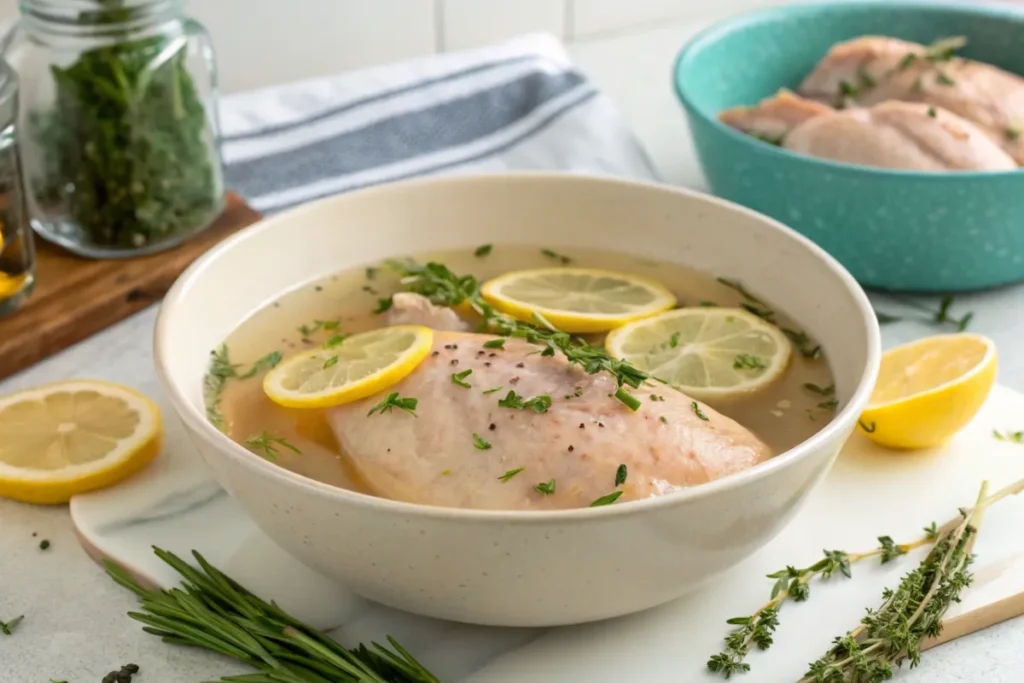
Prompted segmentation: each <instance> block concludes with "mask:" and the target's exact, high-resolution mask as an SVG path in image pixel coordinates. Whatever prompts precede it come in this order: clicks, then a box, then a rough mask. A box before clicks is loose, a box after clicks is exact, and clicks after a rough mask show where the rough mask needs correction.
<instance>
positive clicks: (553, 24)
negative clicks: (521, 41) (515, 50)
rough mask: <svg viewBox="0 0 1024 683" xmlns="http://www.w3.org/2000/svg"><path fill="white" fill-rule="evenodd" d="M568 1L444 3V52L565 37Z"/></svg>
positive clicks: (452, 0)
mask: <svg viewBox="0 0 1024 683" xmlns="http://www.w3.org/2000/svg"><path fill="white" fill-rule="evenodd" d="M567 2H569V0H512V1H510V2H494V1H492V0H443V2H442V9H441V14H442V20H441V26H442V28H441V36H442V47H443V49H445V50H461V49H463V48H467V47H477V46H479V45H486V44H487V43H493V42H497V41H500V40H505V39H507V38H512V37H513V36H518V35H522V34H524V33H537V32H543V33H551V34H554V35H556V36H558V37H560V38H561V37H563V36H564V35H565V13H566V3H567Z"/></svg>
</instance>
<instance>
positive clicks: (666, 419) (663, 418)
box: [658, 415, 668, 424]
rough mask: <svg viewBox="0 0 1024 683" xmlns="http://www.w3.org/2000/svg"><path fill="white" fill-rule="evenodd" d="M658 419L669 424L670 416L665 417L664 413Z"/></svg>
mask: <svg viewBox="0 0 1024 683" xmlns="http://www.w3.org/2000/svg"><path fill="white" fill-rule="evenodd" d="M658 419H659V420H661V422H662V424H668V418H667V417H665V416H664V415H662V416H661V417H659V418H658Z"/></svg>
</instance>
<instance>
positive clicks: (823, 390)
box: [804, 382, 836, 396]
mask: <svg viewBox="0 0 1024 683" xmlns="http://www.w3.org/2000/svg"><path fill="white" fill-rule="evenodd" d="M804 389H806V390H807V391H810V392H811V393H814V394H818V395H819V396H833V395H835V393H836V385H835V384H829V385H828V386H827V387H819V386H818V385H817V384H811V383H810V382H806V383H805V384H804Z"/></svg>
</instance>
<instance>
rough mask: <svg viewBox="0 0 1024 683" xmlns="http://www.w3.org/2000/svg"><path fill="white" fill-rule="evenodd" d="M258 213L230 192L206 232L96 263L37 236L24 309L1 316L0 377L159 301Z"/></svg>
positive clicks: (248, 223) (257, 216)
mask: <svg viewBox="0 0 1024 683" xmlns="http://www.w3.org/2000/svg"><path fill="white" fill-rule="evenodd" d="M259 219H260V214H259V213H257V212H256V211H255V210H254V209H252V208H251V207H250V206H249V205H248V204H246V203H245V201H244V200H243V199H242V198H241V197H239V196H238V195H236V194H234V193H231V192H229V193H228V195H227V201H226V206H225V208H224V213H222V214H221V216H220V218H218V219H217V221H216V222H215V223H214V224H213V225H212V226H211V227H210V228H209V229H208V230H207V231H205V232H203V233H202V234H200V235H198V236H196V237H195V238H194V239H192V240H190V241H188V242H186V243H185V244H183V245H181V246H180V247H177V248H175V249H173V250H171V251H165V252H162V253H159V254H153V255H151V256H140V257H138V258H132V259H118V260H110V261H95V260H91V259H84V258H79V257H77V256H74V255H73V254H71V253H70V252H67V251H65V250H63V249H61V248H60V247H57V246H54V245H52V244H50V243H48V242H46V241H44V240H41V239H37V240H36V286H35V291H34V292H33V293H32V295H31V296H30V297H29V299H28V301H27V303H26V304H25V305H24V306H23V307H22V308H21V310H19V311H17V312H16V313H14V314H13V315H11V316H9V317H6V318H0V379H4V378H5V377H8V376H9V375H12V374H14V373H15V372H18V371H19V370H23V369H24V368H27V367H28V366H30V365H32V364H33V363H37V362H39V361H41V360H42V359H44V358H47V357H48V356H51V355H53V354H55V353H57V352H58V351H61V350H63V349H65V348H67V347H69V346H71V345H72V344H75V343H77V342H80V341H82V340H83V339H85V338H87V337H89V336H91V335H93V334H95V333H97V332H99V331H100V330H103V329H105V328H107V327H110V326H111V325H113V324H114V323H116V322H119V321H121V320H123V319H125V318H127V317H128V316H130V315H131V314H133V313H135V312H137V311H140V310H142V309H143V308H146V307H147V306H149V305H150V304H152V303H153V302H155V301H159V300H160V299H161V298H162V297H163V295H164V294H165V293H167V290H168V289H169V288H170V286H171V285H172V284H173V283H174V281H175V280H176V279H177V277H178V276H179V275H180V274H181V273H182V271H184V270H185V268H187V267H188V266H189V264H191V263H192V262H193V261H195V260H196V259H197V258H198V257H199V256H200V255H201V254H203V253H204V252H205V251H206V250H207V249H209V248H210V247H212V246H213V245H214V244H216V243H218V242H220V241H221V240H222V239H224V238H225V237H227V236H228V235H231V234H233V233H235V232H238V231H239V230H241V229H242V228H244V227H246V226H249V225H252V224H253V223H255V222H256V221H258V220H259Z"/></svg>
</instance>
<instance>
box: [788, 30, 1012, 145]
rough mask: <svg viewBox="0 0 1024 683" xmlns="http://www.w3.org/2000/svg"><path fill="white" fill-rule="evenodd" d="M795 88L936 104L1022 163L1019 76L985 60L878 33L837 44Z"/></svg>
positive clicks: (840, 98) (865, 100) (858, 99)
mask: <svg viewBox="0 0 1024 683" xmlns="http://www.w3.org/2000/svg"><path fill="white" fill-rule="evenodd" d="M799 93H800V94H801V95H804V96H805V97H810V98H813V99H817V100H820V101H823V102H828V103H831V104H836V105H839V104H841V103H843V102H844V100H845V101H847V102H850V101H852V102H855V103H857V104H859V105H861V106H870V105H873V104H877V103H879V102H885V101H887V100H900V101H904V102H924V103H926V104H930V105H932V106H935V107H941V108H942V109H946V110H947V111H950V112H952V113H953V114H957V115H958V116H960V117H962V118H964V119H967V120H968V121H971V122H972V123H974V124H975V125H976V126H977V127H978V128H979V129H980V130H982V131H983V132H984V133H985V134H986V135H987V136H988V137H989V138H990V139H991V140H992V141H993V142H995V143H996V144H998V145H999V146H1000V147H1002V148H1003V149H1004V150H1006V152H1007V153H1008V154H1009V155H1010V156H1011V157H1012V158H1013V159H1014V160H1015V161H1016V163H1017V164H1018V165H1020V164H1024V139H1022V138H1024V135H1022V133H1024V131H1022V129H1021V126H1022V125H1024V78H1021V77H1020V76H1017V75H1016V74H1012V73H1009V72H1008V71H1004V70H1002V69H999V68H997V67H994V66H992V65H990V64H983V63H981V62H976V61H973V60H969V59H961V58H959V57H953V58H943V55H942V50H941V49H936V47H934V46H933V47H927V46H924V45H920V44H918V43H911V42H908V41H905V40H898V39H896V38H885V37H879V36H865V37H861V38H856V39H854V40H850V41H847V42H843V43H837V44H836V45H835V46H833V47H832V49H831V50H829V52H828V54H826V55H825V57H824V59H822V61H821V62H820V63H819V64H818V65H817V67H815V69H814V71H812V72H811V73H810V74H809V75H808V76H807V77H806V78H805V79H804V81H803V83H801V85H800V88H799ZM844 93H845V94H846V95H848V97H845V96H844Z"/></svg>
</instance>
